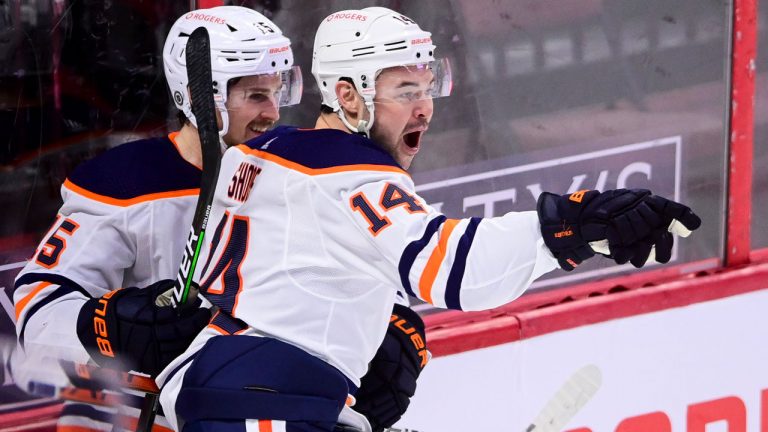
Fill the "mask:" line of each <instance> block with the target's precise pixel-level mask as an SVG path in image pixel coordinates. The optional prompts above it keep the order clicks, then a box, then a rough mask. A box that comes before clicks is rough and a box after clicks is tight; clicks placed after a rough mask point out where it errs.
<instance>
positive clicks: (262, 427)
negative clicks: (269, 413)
mask: <svg viewBox="0 0 768 432" xmlns="http://www.w3.org/2000/svg"><path fill="white" fill-rule="evenodd" d="M259 432H272V420H259Z"/></svg>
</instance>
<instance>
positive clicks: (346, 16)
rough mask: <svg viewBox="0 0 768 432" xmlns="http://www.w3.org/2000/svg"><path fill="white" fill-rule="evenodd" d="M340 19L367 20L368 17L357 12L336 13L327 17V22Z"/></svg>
mask: <svg viewBox="0 0 768 432" xmlns="http://www.w3.org/2000/svg"><path fill="white" fill-rule="evenodd" d="M340 19H348V20H353V21H366V20H367V19H368V16H367V15H360V14H356V13H335V14H333V15H331V16H329V17H328V18H326V19H325V21H326V22H331V21H335V20H340Z"/></svg>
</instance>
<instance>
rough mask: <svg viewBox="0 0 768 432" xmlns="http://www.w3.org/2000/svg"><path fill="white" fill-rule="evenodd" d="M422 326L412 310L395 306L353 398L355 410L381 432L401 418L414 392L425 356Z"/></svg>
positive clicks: (419, 318) (426, 355)
mask: <svg viewBox="0 0 768 432" xmlns="http://www.w3.org/2000/svg"><path fill="white" fill-rule="evenodd" d="M426 342H427V340H426V335H425V333H424V322H423V321H422V320H421V317H419V315H418V314H417V313H416V312H414V311H412V310H411V309H409V308H407V307H405V306H402V305H399V304H395V307H394V309H393V310H392V318H391V319H390V321H389V328H387V333H386V335H385V336H384V341H383V342H382V344H381V346H380V347H379V350H378V351H377V352H376V355H375V356H374V357H373V360H371V364H370V367H369V369H368V373H366V374H365V376H363V379H362V383H361V384H360V389H359V390H358V391H357V393H356V394H355V398H356V399H357V402H355V406H354V408H355V410H356V411H357V412H359V413H361V414H363V415H364V416H365V417H366V418H367V419H368V421H369V422H370V423H371V427H372V428H373V431H374V432H381V431H383V430H384V429H385V428H388V427H390V426H392V425H393V424H395V422H397V421H398V420H400V417H402V416H403V414H404V413H405V411H406V410H407V409H408V405H409V404H410V403H411V397H412V396H413V395H414V393H415V392H416V379H417V378H418V377H419V374H420V373H421V370H422V369H423V368H424V366H426V364H427V360H428V356H429V354H428V353H427V346H426Z"/></svg>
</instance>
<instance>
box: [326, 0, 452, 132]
mask: <svg viewBox="0 0 768 432" xmlns="http://www.w3.org/2000/svg"><path fill="white" fill-rule="evenodd" d="M434 51H435V46H434V45H433V44H432V37H431V33H429V32H427V31H424V30H422V29H421V28H420V27H419V25H418V24H416V22H415V21H413V20H412V19H410V18H408V17H406V16H404V15H402V14H399V13H397V12H395V11H392V10H390V9H387V8H383V7H369V8H365V9H362V10H345V11H340V12H336V13H334V14H331V15H329V16H328V17H326V18H325V19H324V20H323V22H322V23H321V24H320V27H319V28H318V30H317V34H316V36H315V44H314V49H313V56H312V74H313V75H314V77H315V80H316V82H317V86H318V88H319V89H320V94H321V97H322V103H323V105H327V106H329V107H331V108H332V109H333V110H334V111H335V112H337V113H338V115H339V117H340V118H341V120H342V122H343V123H344V125H345V126H346V127H347V128H348V129H350V130H351V131H353V132H362V133H365V134H366V135H368V134H369V132H370V129H371V127H372V126H373V120H374V105H373V99H374V97H375V96H376V85H375V81H376V79H377V77H378V74H379V73H380V72H381V71H382V70H384V69H387V68H390V67H395V66H417V67H422V66H423V65H427V67H430V68H431V69H432V71H433V73H434V74H435V85H434V86H433V89H430V91H429V92H427V93H426V97H430V98H434V97H441V96H448V95H449V94H450V92H451V87H452V81H451V73H450V63H449V62H448V61H447V59H441V60H438V61H437V62H436V61H435V57H434ZM345 77H346V78H350V79H351V80H352V82H353V83H354V85H355V88H356V89H357V91H358V93H359V94H360V95H361V96H362V98H363V100H364V101H365V105H366V107H367V108H368V111H369V112H370V114H371V117H370V118H369V119H368V121H367V122H366V123H365V124H364V125H363V126H362V127H361V126H360V125H359V124H358V126H357V127H352V126H351V125H350V124H349V122H348V121H347V119H346V117H345V115H344V112H343V110H342V109H341V106H340V104H339V102H338V98H337V97H336V91H335V86H336V83H337V82H338V81H339V80H340V79H342V78H345ZM435 90H437V91H435Z"/></svg>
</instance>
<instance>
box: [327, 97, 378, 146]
mask: <svg viewBox="0 0 768 432" xmlns="http://www.w3.org/2000/svg"><path fill="white" fill-rule="evenodd" d="M336 105H337V106H338V109H337V110H336V114H337V115H338V116H339V119H341V122H342V123H344V126H346V127H347V129H349V130H350V132H352V133H359V134H363V135H365V136H366V138H370V137H371V128H372V127H373V118H374V114H373V102H372V101H365V106H366V108H368V112H369V113H370V114H371V118H370V119H369V120H362V119H360V120H359V121H358V122H357V127H355V126H352V124H351V123H350V122H349V120H347V116H346V115H345V114H344V110H343V109H342V108H341V106H340V105H339V104H338V101H337V102H336Z"/></svg>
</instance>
